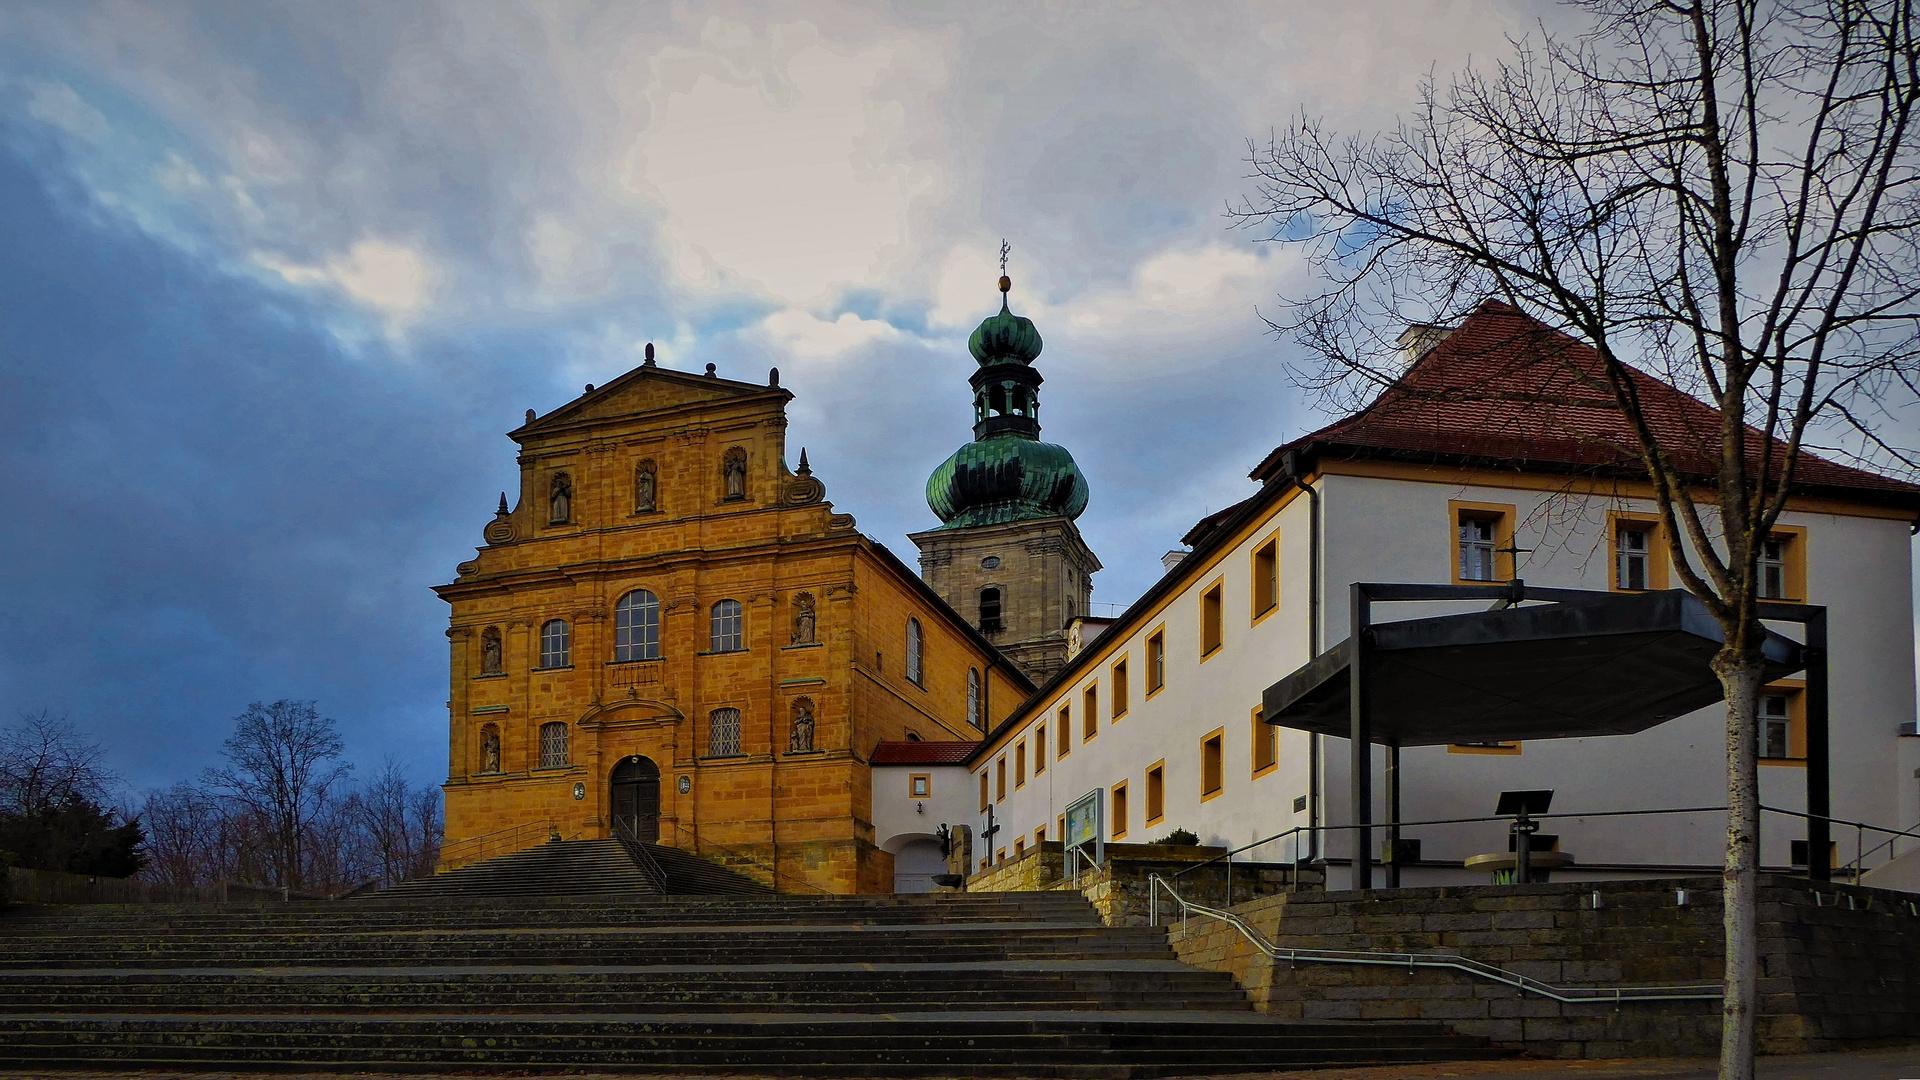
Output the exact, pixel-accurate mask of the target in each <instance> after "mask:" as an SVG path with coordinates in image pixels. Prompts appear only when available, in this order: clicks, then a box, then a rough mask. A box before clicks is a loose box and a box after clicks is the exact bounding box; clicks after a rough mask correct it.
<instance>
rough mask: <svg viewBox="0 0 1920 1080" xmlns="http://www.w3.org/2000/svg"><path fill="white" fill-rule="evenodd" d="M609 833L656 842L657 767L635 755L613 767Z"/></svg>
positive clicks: (658, 835)
mask: <svg viewBox="0 0 1920 1080" xmlns="http://www.w3.org/2000/svg"><path fill="white" fill-rule="evenodd" d="M612 784H613V800H612V803H613V833H614V835H615V836H623V837H626V838H627V839H628V840H638V841H640V842H642V843H647V844H656V843H659V842H660V766H658V765H655V764H654V763H653V759H652V758H644V757H641V756H640V755H638V754H635V755H634V756H632V757H626V758H621V759H620V764H618V765H615V766H614V767H613V777H612Z"/></svg>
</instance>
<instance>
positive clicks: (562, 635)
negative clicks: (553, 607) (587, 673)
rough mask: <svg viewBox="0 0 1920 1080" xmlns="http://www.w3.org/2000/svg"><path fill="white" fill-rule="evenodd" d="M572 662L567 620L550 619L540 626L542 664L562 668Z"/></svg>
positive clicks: (544, 666) (547, 666)
mask: <svg viewBox="0 0 1920 1080" xmlns="http://www.w3.org/2000/svg"><path fill="white" fill-rule="evenodd" d="M571 663H573V655H572V651H571V649H570V648H569V647H568V641H567V620H565V619H548V620H547V621H546V622H545V623H543V624H542V625H541V627H540V666H541V667H543V668H560V667H566V666H567V665H568V664H571Z"/></svg>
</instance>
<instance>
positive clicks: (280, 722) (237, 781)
mask: <svg viewBox="0 0 1920 1080" xmlns="http://www.w3.org/2000/svg"><path fill="white" fill-rule="evenodd" d="M343 749H344V745H343V743H342V742H341V739H340V733H339V731H338V730H336V728H335V726H334V722H333V721H332V720H330V719H327V718H325V717H323V716H321V715H320V713H319V712H318V710H316V709H315V708H314V707H313V702H311V701H288V700H281V701H276V702H274V703H273V704H271V705H262V704H261V703H259V702H257V701H256V702H254V703H253V704H251V705H249V706H247V711H246V712H244V713H242V714H240V716H238V717H236V718H235V720H234V732H233V734H232V735H230V736H228V738H227V741H226V743H225V744H224V747H223V753H224V754H225V756H226V759H227V765H226V766H224V767H222V768H217V769H210V770H208V771H207V774H206V786H207V788H208V789H209V790H210V791H212V792H214V793H215V794H217V795H219V796H220V797H222V798H223V799H226V800H229V801H230V802H232V803H234V804H236V805H237V806H238V807H241V808H244V809H245V810H246V811H247V812H248V813H249V814H251V815H253V816H254V817H255V818H256V819H257V820H258V822H259V825H260V826H261V827H262V829H263V831H264V833H265V839H266V841H267V844H266V849H267V859H268V862H267V866H266V867H265V869H266V870H267V871H268V874H269V877H268V883H269V884H272V885H280V886H285V887H290V888H301V887H303V886H304V885H305V884H306V880H307V878H306V871H307V862H306V855H307V852H306V844H307V840H308V837H309V835H310V834H311V833H312V832H313V831H314V829H315V828H316V827H317V825H319V824H320V823H321V822H322V820H323V816H324V812H325V811H326V810H327V809H328V804H329V802H330V801H331V800H330V796H331V795H332V793H333V789H334V786H335V785H336V784H338V783H340V782H341V781H342V780H344V779H345V778H346V776H347V774H348V773H349V772H350V771H351V770H352V768H353V766H352V765H349V764H347V763H345V762H342V761H340V760H338V759H339V757H340V754H341V751H342V750H343Z"/></svg>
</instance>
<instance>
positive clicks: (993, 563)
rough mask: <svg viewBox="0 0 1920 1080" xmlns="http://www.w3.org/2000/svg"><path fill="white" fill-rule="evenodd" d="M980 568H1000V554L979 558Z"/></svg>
mask: <svg viewBox="0 0 1920 1080" xmlns="http://www.w3.org/2000/svg"><path fill="white" fill-rule="evenodd" d="M980 569H982V570H998V569H1000V556H998V555H989V556H987V557H986V558H984V559H981V560H980Z"/></svg>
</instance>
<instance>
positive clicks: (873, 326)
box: [759, 308, 907, 360]
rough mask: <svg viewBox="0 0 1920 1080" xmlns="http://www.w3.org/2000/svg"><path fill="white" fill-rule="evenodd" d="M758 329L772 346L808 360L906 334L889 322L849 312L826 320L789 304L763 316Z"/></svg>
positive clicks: (888, 341)
mask: <svg viewBox="0 0 1920 1080" xmlns="http://www.w3.org/2000/svg"><path fill="white" fill-rule="evenodd" d="M759 329H760V330H761V331H762V333H764V334H765V336H766V338H767V340H768V342H769V344H771V345H772V346H773V347H774V348H776V349H780V350H784V351H785V352H787V353H790V354H792V355H794V356H798V357H803V358H805V359H809V360H820V359H828V358H833V357H840V356H844V355H846V354H848V353H850V352H854V351H856V350H860V349H865V348H868V347H871V346H873V345H877V344H888V343H893V342H899V341H902V340H904V339H905V338H906V337H907V335H906V334H905V333H903V332H902V331H901V330H900V329H898V328H897V327H895V326H893V325H892V324H891V323H887V322H883V321H881V320H878V319H863V318H861V317H859V316H858V315H855V314H853V313H852V312H847V313H845V314H842V315H841V316H840V317H839V318H837V319H832V320H828V319H821V318H817V317H815V316H813V315H811V314H809V313H807V312H804V311H797V310H794V309H791V308H789V309H787V310H784V311H776V312H774V313H773V314H771V315H769V316H767V317H766V318H765V319H763V320H761V322H760V326H759Z"/></svg>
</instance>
